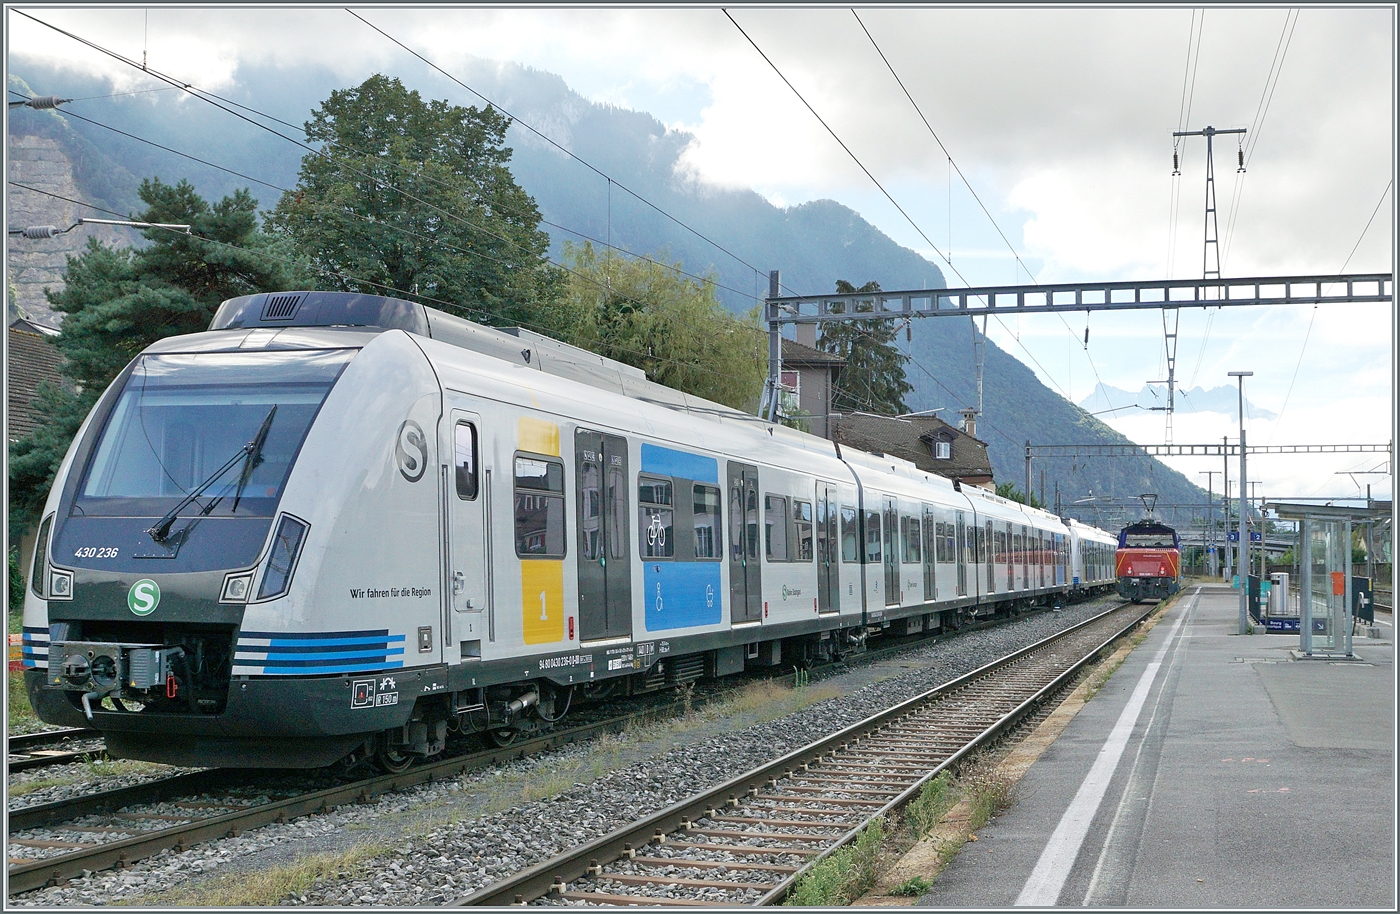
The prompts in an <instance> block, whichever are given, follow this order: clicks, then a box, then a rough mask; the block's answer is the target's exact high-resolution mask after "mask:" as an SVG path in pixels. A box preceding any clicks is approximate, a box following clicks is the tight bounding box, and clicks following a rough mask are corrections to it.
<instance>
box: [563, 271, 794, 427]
mask: <svg viewBox="0 0 1400 914" xmlns="http://www.w3.org/2000/svg"><path fill="white" fill-rule="evenodd" d="M564 251H565V254H564V262H565V263H566V264H567V265H568V267H569V268H570V269H571V270H572V271H573V273H572V274H571V275H570V279H569V285H568V294H567V297H566V304H567V307H568V314H569V324H568V326H567V328H562V329H565V331H566V332H564V333H563V334H562V336H563V338H564V339H566V340H567V341H568V342H570V343H573V344H574V345H576V346H581V347H583V348H585V349H588V350H590V351H592V352H596V353H598V354H599V355H604V356H607V357H608V358H611V359H616V360H617V361H619V362H624V363H626V364H628V365H632V366H635V367H637V368H640V369H642V370H643V371H645V372H646V373H647V377H648V378H650V379H651V380H653V381H656V382H658V383H660V384H665V385H666V386H667V387H674V388H676V389H677V390H683V391H685V392H686V393H690V394H694V395H696V396H697V397H704V398H705V399H707V400H714V401H715V402H717V403H723V404H725V405H726V406H732V407H734V408H736V409H742V410H746V411H748V410H752V409H754V408H756V407H757V405H758V396H759V393H760V391H761V390H762V387H763V378H764V375H765V373H766V369H765V365H766V358H767V355H766V346H765V342H764V338H763V335H762V334H761V333H760V331H759V329H758V325H757V323H756V321H757V313H756V312H754V313H751V314H750V315H749V319H748V320H741V319H739V318H737V317H735V316H734V315H733V314H731V313H730V312H729V311H728V310H727V309H726V308H725V307H724V306H723V305H722V304H720V302H719V299H717V298H716V297H715V285H714V281H713V280H712V279H711V280H707V281H704V282H697V281H695V280H693V279H690V278H689V277H687V276H684V275H682V274H681V273H679V272H677V270H678V269H679V267H680V264H672V263H671V262H670V261H669V259H668V258H666V257H665V256H664V255H658V256H656V257H653V258H650V259H649V260H639V259H631V258H627V257H624V256H622V255H620V254H618V253H616V252H614V251H606V252H604V253H601V254H600V253H599V252H598V251H597V250H596V249H595V248H594V247H593V246H592V245H591V244H584V245H582V246H576V245H572V244H566V245H565V248H564Z"/></svg>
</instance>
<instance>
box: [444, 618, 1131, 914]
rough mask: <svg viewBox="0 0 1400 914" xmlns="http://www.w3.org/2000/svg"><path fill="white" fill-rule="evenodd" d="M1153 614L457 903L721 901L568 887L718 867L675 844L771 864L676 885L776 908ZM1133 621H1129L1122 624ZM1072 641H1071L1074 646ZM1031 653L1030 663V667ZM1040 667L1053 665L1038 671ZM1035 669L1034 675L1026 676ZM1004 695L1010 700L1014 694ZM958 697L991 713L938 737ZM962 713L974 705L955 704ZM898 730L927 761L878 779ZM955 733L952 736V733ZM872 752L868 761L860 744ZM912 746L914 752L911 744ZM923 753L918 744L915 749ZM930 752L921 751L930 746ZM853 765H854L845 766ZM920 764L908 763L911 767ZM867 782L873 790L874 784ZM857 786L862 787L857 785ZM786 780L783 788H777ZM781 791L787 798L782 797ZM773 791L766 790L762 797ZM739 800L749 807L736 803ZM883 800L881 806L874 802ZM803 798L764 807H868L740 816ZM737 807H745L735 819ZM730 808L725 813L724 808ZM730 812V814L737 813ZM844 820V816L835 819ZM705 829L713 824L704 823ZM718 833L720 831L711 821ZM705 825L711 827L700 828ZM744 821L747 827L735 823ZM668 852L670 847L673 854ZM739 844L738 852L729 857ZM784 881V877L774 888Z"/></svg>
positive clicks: (962, 684) (1040, 648) (1082, 637)
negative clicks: (887, 741)
mask: <svg viewBox="0 0 1400 914" xmlns="http://www.w3.org/2000/svg"><path fill="white" fill-rule="evenodd" d="M1154 609H1155V607H1141V606H1138V607H1132V606H1127V607H1120V608H1117V609H1113V610H1109V611H1108V612H1105V613H1101V614H1099V615H1097V616H1094V617H1093V618H1091V619H1088V620H1086V621H1085V622H1082V623H1079V624H1078V625H1076V626H1073V627H1071V628H1069V629H1067V630H1066V631H1064V632H1061V633H1059V634H1057V635H1053V636H1051V637H1049V638H1046V639H1043V640H1042V641H1039V642H1037V643H1035V644H1033V645H1031V646H1029V647H1027V648H1023V649H1022V650H1019V651H1016V652H1014V653H1012V654H1009V655H1007V656H1006V657H1003V658H1001V659H999V660H996V661H993V662H992V663H990V664H987V665H985V666H983V667H981V668H979V669H977V670H974V671H973V672H971V673H968V674H967V675H965V676H961V677H959V678H957V679H955V680H953V681H952V682H949V683H947V684H945V685H942V686H939V687H937V688H935V689H931V690H929V691H928V692H925V693H922V694H921V695H918V696H915V697H914V698H911V699H909V700H907V701H904V702H901V703H899V704H898V705H895V706H894V707H892V708H889V709H887V710H885V711H882V712H880V713H878V714H876V715H873V716H871V717H869V718H867V719H866V720H864V721H861V722H860V723H857V724H853V725H851V726H849V727H847V728H845V729H843V730H841V731H839V732H837V733H835V734H832V735H830V736H827V737H823V738H822V739H820V740H817V741H816V742H814V743H812V744H810V745H808V746H805V747H803V748H801V749H798V750H795V751H793V752H790V753H788V754H786V755H784V756H782V757H781V758H779V759H777V760H775V761H772V762H769V763H768V764H766V765H762V766H760V767H758V768H755V769H753V770H751V771H749V772H746V773H745V774H742V775H740V776H738V777H736V778H733V779H731V780H729V781H726V782H725V783H723V784H720V785H719V786H717V787H714V788H711V789H709V790H706V791H704V792H702V793H700V794H697V795H695V796H693V797H691V798H689V799H686V800H683V801H681V802H679V803H677V804H674V805H672V806H670V807H668V808H666V809H663V810H660V811H658V812H656V813H653V814H652V815H650V816H646V817H644V818H642V819H639V820H637V821H636V822H633V823H631V824H629V825H626V826H623V827H622V828H619V829H617V830H615V831H613V832H610V833H609V834H607V835H604V836H602V837H599V838H597V839H595V840H593V841H590V842H588V843H586V844H584V845H582V846H581V847H578V848H576V849H574V850H572V851H569V852H567V853H565V854H562V855H559V856H557V857H554V858H552V859H550V860H546V861H543V862H541V863H539V864H536V865H534V866H532V867H529V868H528V869H525V870H523V871H521V872H520V873H517V874H516V875H514V876H512V877H510V878H508V879H505V880H501V881H499V882H496V883H493V884H492V885H489V886H485V887H483V888H481V889H479V890H477V891H475V892H472V893H471V894H469V895H466V896H464V897H463V898H461V899H458V900H457V901H456V902H455V904H456V905H459V906H476V905H483V906H484V905H504V904H521V903H526V902H529V901H532V900H534V899H536V898H539V897H541V896H544V895H546V894H550V893H553V894H554V895H556V896H558V897H559V899H560V900H561V901H565V902H586V903H594V904H599V903H601V904H667V903H669V904H695V903H701V904H704V903H714V900H715V899H714V896H713V895H711V896H710V897H709V898H707V900H706V901H701V902H693V901H679V900H674V899H665V898H658V897H657V896H651V895H637V894H632V895H629V894H615V893H611V892H598V891H588V890H570V889H569V884H570V883H571V882H575V881H577V880H580V879H589V880H592V881H595V882H596V881H606V882H609V883H610V884H613V885H619V884H620V885H630V886H636V885H656V884H675V883H677V879H676V878H674V877H673V876H671V875H653V876H648V875H638V874H636V873H623V874H616V873H612V872H610V871H609V870H608V869H607V867H609V866H613V865H617V864H621V865H624V866H627V867H633V868H635V867H638V866H650V867H668V866H669V867H675V868H679V869H686V868H691V867H693V866H698V868H700V869H706V868H714V867H716V866H717V865H719V864H717V863H716V861H715V860H714V859H713V858H704V859H700V860H698V861H697V860H695V859H690V858H676V857H670V856H664V855H665V854H667V853H669V852H670V851H671V850H674V849H691V848H696V847H703V848H705V849H706V850H712V851H715V852H720V853H725V854H733V855H740V856H759V857H763V858H767V859H765V860H762V861H760V862H755V863H751V864H742V863H731V862H725V863H723V865H724V866H725V867H726V868H728V869H731V870H735V871H739V872H743V873H747V874H749V875H748V876H747V877H746V878H747V879H748V880H750V881H745V882H733V881H732V877H730V878H727V879H725V880H722V881H717V880H713V879H703V878H701V879H680V880H679V883H680V884H684V885H686V886H690V887H694V888H703V889H704V890H705V891H709V892H712V893H713V892H721V893H723V892H727V891H731V890H732V891H736V892H748V893H749V894H750V895H751V894H752V893H753V891H754V890H755V887H756V886H762V888H763V890H764V894H763V895H762V897H761V898H760V899H758V900H757V902H756V903H758V904H776V903H779V902H781V901H782V899H783V898H784V897H785V896H786V894H787V892H788V891H789V890H790V889H791V887H792V885H793V884H794V882H795V881H796V880H797V879H799V878H800V877H801V876H802V875H803V874H804V873H806V872H807V871H808V870H810V869H811V867H812V866H814V865H816V864H817V863H819V862H820V861H821V860H823V859H825V858H826V857H828V856H830V854H832V853H834V852H836V851H837V850H838V849H839V848H841V847H843V846H845V845H846V844H849V843H850V842H851V841H853V840H854V839H855V838H856V836H857V835H858V834H859V833H860V832H861V831H862V830H863V829H864V828H865V826H866V825H867V824H868V823H869V822H871V821H873V820H874V819H875V818H876V817H878V816H882V815H887V814H889V813H891V812H894V811H897V810H899V809H901V808H902V807H903V806H904V805H905V804H906V803H908V802H909V801H910V800H911V799H913V798H914V797H915V796H917V795H918V793H919V791H920V790H922V789H923V786H924V785H925V784H927V783H928V782H929V781H930V780H931V779H932V778H934V777H936V776H937V775H938V774H939V773H940V772H941V771H944V770H946V769H947V768H948V767H949V766H952V765H955V764H956V763H957V762H958V761H959V760H961V759H963V758H965V757H966V756H967V754H968V753H970V752H972V751H974V750H975V749H976V748H978V747H980V746H982V745H985V744H986V743H988V742H989V741H990V740H992V739H994V738H995V737H996V736H997V735H999V734H1001V733H1002V732H1004V731H1005V730H1006V729H1007V728H1008V727H1010V726H1012V725H1013V724H1015V723H1016V722H1017V721H1018V720H1020V719H1021V718H1022V717H1023V716H1024V715H1025V714H1026V713H1028V712H1029V711H1030V710H1031V709H1032V708H1033V707H1034V706H1035V705H1037V704H1038V703H1039V702H1040V701H1042V700H1043V699H1044V698H1045V697H1046V696H1047V695H1049V694H1051V693H1052V692H1054V691H1055V690H1056V689H1058V688H1059V687H1061V686H1062V685H1063V684H1065V683H1066V682H1068V681H1069V679H1070V678H1072V677H1073V676H1074V675H1076V674H1077V672H1078V671H1079V670H1080V669H1081V668H1082V667H1083V665H1084V664H1086V663H1088V662H1089V661H1090V660H1091V659H1092V658H1093V657H1095V656H1097V655H1098V654H1099V653H1100V652H1101V651H1102V650H1103V649H1104V648H1105V647H1107V646H1108V645H1109V644H1111V643H1113V642H1114V641H1115V640H1116V639H1117V638H1119V637H1121V636H1122V635H1123V634H1126V633H1127V632H1128V631H1131V630H1132V629H1133V627H1134V626H1136V625H1137V624H1138V623H1139V622H1140V621H1141V620H1142V619H1143V618H1144V617H1146V616H1147V615H1148V614H1150V613H1151V612H1153V611H1154ZM1124 617H1127V619H1128V621H1127V622H1126V624H1124V623H1123V619H1124ZM1067 639H1069V640H1067ZM1074 640H1079V641H1082V642H1084V643H1083V644H1081V645H1080V646H1078V647H1077V648H1076V649H1075V650H1074V651H1073V652H1072V654H1073V656H1070V653H1067V652H1065V651H1062V650H1057V647H1063V646H1064V645H1066V644H1068V643H1070V642H1072V641H1074ZM1031 658H1034V662H1031ZM1037 665H1040V666H1044V667H1045V669H1043V670H1040V671H1038V672H1037V671H1035V670H1034V669H1033V668H1034V667H1036V666H1037ZM1027 671H1031V672H1032V673H1033V674H1034V675H1031V674H1028V672H1027ZM992 681H996V682H997V683H999V684H1000V685H999V686H998V688H1001V687H1006V688H1008V689H1010V690H1011V691H1012V692H1015V699H1014V700H1009V699H1008V698H1007V697H1006V695H1003V696H1001V697H997V698H993V697H990V696H987V695H984V694H980V693H981V692H982V691H984V690H985V688H986V687H987V686H988V684H989V683H990V682H992ZM1007 694H1010V692H1008V693H1007ZM959 696H962V697H963V698H968V699H973V701H972V702H971V703H972V704H974V705H976V706H977V707H978V708H980V709H981V710H982V711H983V712H984V713H983V716H982V717H981V719H979V720H977V721H975V722H973V721H972V718H971V717H969V716H967V715H966V714H962V715H961V716H959V715H958V714H955V715H954V717H955V718H956V719H955V721H954V723H955V726H953V727H952V728H951V729H950V730H945V731H942V735H939V733H938V732H936V730H937V728H936V726H934V730H929V729H928V727H929V726H930V725H932V724H933V723H934V722H933V721H932V720H931V718H930V717H929V712H930V711H931V710H933V709H938V710H940V711H941V712H947V711H948V710H949V708H950V707H956V702H957V699H958V698H959ZM956 710H957V711H958V712H963V711H966V710H967V708H956ZM885 731H888V733H887V735H889V736H896V735H899V734H901V733H903V734H909V733H911V732H912V733H913V734H914V735H913V736H911V737H909V742H908V743H907V744H906V749H907V751H904V752H900V753H895V754H896V755H898V756H899V758H901V759H904V760H909V759H915V758H920V759H923V763H922V764H921V765H920V766H919V767H918V769H917V773H913V772H911V773H910V775H911V776H908V777H904V778H903V779H902V780H900V779H899V778H896V777H894V776H893V775H888V774H887V775H884V776H880V775H878V772H880V771H882V770H884V771H889V770H893V769H896V768H899V769H902V768H904V767H905V766H903V765H900V764H897V763H896V762H893V761H891V760H890V754H891V753H890V752H888V751H882V750H881V743H880V741H879V740H878V739H877V737H878V736H879V734H881V733H882V732H885ZM949 734H953V735H951V736H950V735H949ZM862 743H865V744H866V745H867V746H868V747H869V751H868V752H867V753H866V754H865V755H864V756H863V755H862V750H861V748H860V747H861V744H862ZM909 747H916V748H909ZM917 747H921V748H917ZM925 749H926V750H928V751H924V750H925ZM842 764H844V765H847V766H848V768H849V769H851V770H847V769H843V768H841V765H842ZM911 764H912V763H911ZM854 771H866V772H872V776H870V777H868V778H866V779H865V780H862V779H861V778H860V777H858V776H857V775H856V774H855V773H853V772H854ZM866 780H868V781H869V783H866ZM823 783H825V784H827V785H833V784H834V785H835V786H834V788H833V789H835V790H836V791H837V793H838V794H841V795H842V796H844V798H840V797H838V798H837V799H834V800H826V801H823V799H822V796H823V795H822V793H821V790H822V789H823V788H822V786H821V785H822V784H823ZM852 784H859V785H860V786H859V787H852V786H851V785H852ZM780 785H785V786H782V787H781V788H780ZM780 789H786V790H787V791H788V792H789V793H788V794H783V793H781V792H780ZM765 791H766V792H765ZM741 797H742V798H743V799H742V800H741V799H740V798H741ZM877 798H878V799H877ZM766 802H788V803H789V804H791V803H792V802H798V803H801V804H803V805H802V806H801V807H799V808H794V807H792V806H791V805H789V806H787V807H782V806H771V807H763V808H764V809H767V810H768V811H773V810H779V811H780V813H781V815H784V816H788V817H791V816H793V815H797V814H799V813H801V814H803V815H807V814H815V813H816V811H815V810H813V809H811V808H810V807H814V806H821V805H835V806H836V807H837V809H836V810H835V811H834V812H835V813H842V814H849V813H851V812H852V811H853V810H860V811H861V819H860V821H859V822H858V823H856V824H854V825H853V826H851V825H849V823H846V822H845V821H844V819H842V821H840V822H838V824H831V823H830V822H821V821H817V822H814V821H801V822H799V821H792V820H791V819H790V818H783V819H774V818H772V817H759V816H757V814H756V813H757V811H761V810H756V809H751V810H748V811H747V812H749V813H754V814H752V815H750V814H741V813H743V812H744V810H743V809H742V808H741V807H744V806H746V805H747V804H750V803H755V804H757V803H766ZM736 810H738V812H735V811H736ZM722 812H723V813H724V814H723V815H722V814H721V813H722ZM731 813H732V814H731ZM838 818H841V817H840V816H838ZM707 822H708V825H706V824H705V823H707ZM764 824H768V825H774V826H778V827H782V828H786V829H799V830H800V829H802V828H804V827H805V828H816V829H818V830H820V829H822V828H825V829H826V830H827V831H828V832H830V831H832V830H835V829H838V828H839V829H840V831H839V832H838V833H837V834H828V835H826V836H820V835H812V834H802V835H794V834H788V833H785V832H784V833H774V832H766V831H756V832H755V831H752V830H751V829H750V826H753V825H764ZM717 825H718V826H722V827H718V828H717V827H715V826H717ZM699 826H704V827H699ZM733 826H740V827H733ZM743 834H750V835H751V837H750V839H749V840H754V841H757V842H759V843H758V844H756V845H755V844H743V845H725V844H724V843H723V842H711V841H704V842H695V841H690V840H688V839H689V838H690V837H703V838H725V837H737V836H739V835H743ZM777 838H783V839H787V840H789V841H790V842H794V843H796V844H799V845H801V847H797V848H793V847H790V846H774V845H771V843H769V844H765V843H764V842H765V841H771V840H772V839H777ZM651 844H654V845H656V850H655V851H652V852H651V853H653V854H657V855H663V856H646V855H644V856H638V854H639V849H640V848H645V847H647V846H648V845H651ZM668 845H669V848H668ZM731 848H732V850H730V849H731ZM794 857H798V858H802V859H803V860H804V862H803V863H801V864H797V865H794V862H795V861H793V860H792V858H794ZM764 873H767V874H769V877H770V882H766V883H755V882H753V881H752V879H753V878H755V874H757V875H758V876H759V877H761V876H762V875H763V874H764ZM774 875H776V876H777V881H771V877H772V876H774ZM718 903H721V904H737V903H755V902H742V901H735V900H734V899H733V898H732V897H723V898H722V899H720V900H719V901H718Z"/></svg>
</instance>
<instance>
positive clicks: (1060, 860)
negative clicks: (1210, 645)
mask: <svg viewBox="0 0 1400 914" xmlns="http://www.w3.org/2000/svg"><path fill="white" fill-rule="evenodd" d="M1197 596H1198V594H1193V595H1192V599H1191V605H1190V606H1188V607H1186V609H1185V610H1184V611H1183V612H1182V614H1181V615H1180V616H1179V617H1178V618H1177V620H1176V622H1175V623H1174V624H1173V625H1172V629H1171V631H1170V632H1168V633H1167V638H1166V641H1165V642H1163V644H1162V647H1161V648H1160V649H1159V650H1158V651H1157V654H1156V655H1155V656H1154V657H1153V658H1152V662H1151V663H1149V664H1148V665H1147V669H1146V670H1144V671H1143V673H1142V677H1141V678H1140V679H1139V680H1138V683H1137V687H1136V688H1134V689H1133V694H1132V697H1130V698H1129V699H1128V704H1127V707H1125V708H1123V713H1121V714H1119V715H1118V722H1117V723H1115V724H1114V725H1113V730H1112V731H1111V732H1110V733H1109V735H1108V740H1107V741H1106V742H1105V743H1104V744H1103V748H1101V749H1100V750H1099V756H1098V758H1097V759H1095V760H1094V764H1093V767H1091V768H1090V769H1089V773H1088V774H1087V775H1085V777H1084V783H1082V784H1080V785H1079V790H1078V791H1076V792H1075V794H1074V799H1073V800H1071V801H1070V804H1069V808H1068V809H1066V810H1065V813H1064V815H1063V816H1061V817H1060V824H1059V825H1057V826H1055V831H1054V832H1053V833H1052V834H1051V835H1050V840H1049V842H1047V843H1046V845H1045V850H1044V851H1042V852H1041V854H1040V859H1039V860H1037V861H1036V864H1035V869H1033V870H1031V875H1030V878H1028V879H1027V880H1026V884H1025V886H1024V887H1022V889H1021V894H1020V895H1018V896H1016V902H1015V903H1016V906H1017V907H1050V906H1053V905H1054V904H1055V903H1056V902H1057V901H1059V899H1060V890H1061V889H1063V888H1064V885H1065V880H1066V879H1068V878H1069V872H1070V869H1071V868H1073V866H1074V861H1075V859H1076V858H1077V857H1078V856H1079V848H1080V847H1081V846H1082V845H1083V844H1084V837H1085V836H1086V835H1087V834H1088V833H1089V826H1090V824H1092V823H1093V821H1094V815H1095V814H1096V813H1097V812H1098V810H1099V805H1100V804H1101V803H1102V802H1103V798H1104V794H1105V793H1106V792H1107V791H1108V784H1109V782H1110V781H1111V780H1113V772H1114V771H1116V770H1117V768H1118V760H1119V759H1121V758H1122V757H1123V750H1124V749H1125V748H1127V745H1128V737H1129V736H1131V735H1132V732H1133V727H1134V726H1136V724H1137V719H1138V716H1139V715H1140V714H1141V713H1142V706H1143V704H1144V703H1145V702H1146V701H1147V693H1148V692H1149V691H1150V690H1151V689H1152V683H1153V681H1154V680H1155V679H1156V678H1157V671H1158V670H1159V669H1161V666H1162V658H1163V657H1165V656H1166V655H1167V650H1168V649H1169V648H1170V647H1171V645H1172V642H1173V641H1174V640H1175V639H1176V635H1177V632H1178V631H1179V630H1180V629H1181V623H1183V622H1185V621H1186V617H1187V616H1188V615H1189V614H1190V612H1191V610H1192V609H1194V608H1195V606H1196V598H1197Z"/></svg>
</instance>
